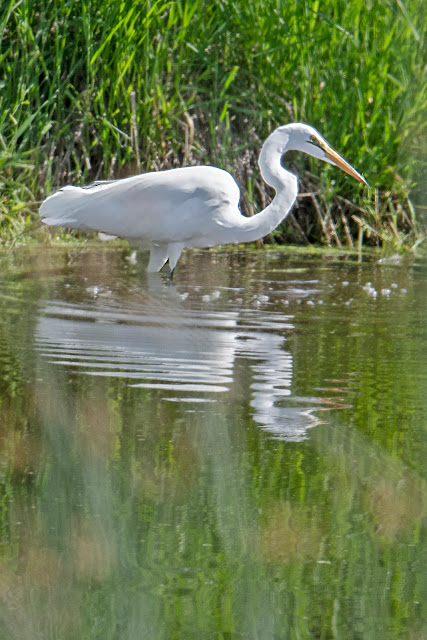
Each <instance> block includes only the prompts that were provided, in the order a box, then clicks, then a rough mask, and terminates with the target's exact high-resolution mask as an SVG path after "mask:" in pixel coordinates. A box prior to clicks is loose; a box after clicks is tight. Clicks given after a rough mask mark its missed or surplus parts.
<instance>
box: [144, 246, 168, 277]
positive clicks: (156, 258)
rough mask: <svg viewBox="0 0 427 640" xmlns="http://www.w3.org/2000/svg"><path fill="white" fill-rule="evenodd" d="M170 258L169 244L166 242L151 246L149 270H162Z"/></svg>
mask: <svg viewBox="0 0 427 640" xmlns="http://www.w3.org/2000/svg"><path fill="white" fill-rule="evenodd" d="M167 259H168V246H167V245H166V244H157V245H154V246H153V247H152V248H151V253H150V262H149V263H148V272H149V273H154V272H155V271H160V269H161V268H162V267H163V265H164V264H165V262H166V260H167Z"/></svg>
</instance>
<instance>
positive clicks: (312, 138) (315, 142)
mask: <svg viewBox="0 0 427 640" xmlns="http://www.w3.org/2000/svg"><path fill="white" fill-rule="evenodd" d="M310 142H312V143H313V144H319V143H318V141H317V138H316V136H314V135H313V136H310Z"/></svg>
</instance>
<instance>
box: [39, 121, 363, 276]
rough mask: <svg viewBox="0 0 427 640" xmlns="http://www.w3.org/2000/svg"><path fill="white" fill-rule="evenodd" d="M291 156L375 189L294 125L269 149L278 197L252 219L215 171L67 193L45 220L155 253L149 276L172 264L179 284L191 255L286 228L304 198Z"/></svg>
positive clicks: (309, 130)
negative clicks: (184, 258) (179, 267)
mask: <svg viewBox="0 0 427 640" xmlns="http://www.w3.org/2000/svg"><path fill="white" fill-rule="evenodd" d="M290 150H297V151H303V152H305V153H307V154H308V155H310V156H313V157H315V158H319V159H320V160H324V161H325V162H328V163H330V164H333V165H336V166H337V167H339V168H340V169H342V170H343V171H345V172H346V173H348V174H349V175H351V176H353V178H355V179H356V180H358V181H359V182H363V183H364V184H365V185H367V182H366V180H365V179H364V178H363V177H362V176H361V175H360V174H359V173H358V172H357V171H356V170H355V169H353V167H351V166H350V165H349V164H348V163H347V162H346V161H345V160H344V159H343V158H341V157H340V156H339V155H338V153H337V152H336V151H334V150H333V149H331V147H330V146H329V145H328V143H327V142H326V140H325V139H324V138H323V137H322V136H321V135H320V133H319V132H318V131H316V129H314V128H313V127H310V126H308V125H306V124H300V123H293V124H286V125H284V126H281V127H278V128H277V129H276V130H275V131H273V133H272V134H271V135H270V136H269V137H268V138H267V140H266V141H265V142H264V144H263V146H262V149H261V153H260V156H259V167H260V169H261V174H262V177H263V178H264V180H265V182H267V184H269V185H270V186H271V187H273V188H274V189H275V191H276V196H275V198H274V200H273V201H272V202H271V204H269V205H268V207H266V208H265V209H264V210H263V211H261V212H260V213H258V214H257V215H255V216H252V217H250V218H247V217H245V216H243V215H242V214H241V212H240V210H239V200H240V190H239V187H238V186H237V184H236V182H235V180H234V178H233V177H232V176H231V175H230V174H229V173H227V172H226V171H224V170H222V169H218V168H217V167H210V166H198V167H183V168H180V169H169V170H167V171H157V172H152V173H145V174H142V175H137V176H133V177H130V178H124V179H122V180H106V181H100V182H95V183H94V184H91V185H89V186H87V187H74V186H66V187H63V188H62V189H59V191H57V192H56V193H54V194H53V195H51V196H49V197H48V198H47V199H46V200H45V201H44V202H43V203H42V205H41V207H40V216H41V218H42V220H43V222H44V223H45V224H47V225H53V226H56V225H58V226H63V227H67V228H70V229H81V230H82V231H98V232H102V233H105V234H109V235H113V236H119V237H121V238H126V239H127V240H128V241H129V242H130V243H131V244H136V245H146V246H147V245H148V246H149V247H150V248H151V254H150V261H149V264H148V271H150V272H153V271H159V270H160V269H161V268H162V267H163V265H164V264H165V263H166V261H167V260H169V269H170V275H171V277H172V274H173V271H174V269H175V266H176V263H177V262H178V259H179V257H180V255H181V253H182V251H183V249H185V248H189V249H195V248H203V247H212V246H214V245H218V244H230V243H236V242H237V243H241V242H252V241H254V240H257V239H258V238H262V237H263V236H266V235H267V234H268V233H270V232H271V231H273V229H275V228H276V227H277V226H278V224H279V223H280V222H281V221H282V220H283V219H284V218H285V217H286V215H287V214H288V213H289V211H290V209H291V207H292V205H293V204H294V202H295V199H296V197H297V193H298V180H297V177H296V176H295V175H294V174H293V173H290V172H289V171H287V170H286V169H284V168H283V167H282V165H281V158H282V156H283V154H285V153H286V152H287V151H290Z"/></svg>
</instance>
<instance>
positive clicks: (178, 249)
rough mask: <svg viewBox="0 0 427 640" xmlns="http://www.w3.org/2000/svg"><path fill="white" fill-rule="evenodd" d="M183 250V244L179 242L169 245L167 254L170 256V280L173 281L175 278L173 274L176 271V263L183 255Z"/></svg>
mask: <svg viewBox="0 0 427 640" xmlns="http://www.w3.org/2000/svg"><path fill="white" fill-rule="evenodd" d="M183 249H184V245H183V244H179V243H177V242H176V243H175V242H174V243H172V244H168V250H167V253H168V255H169V278H170V279H171V280H172V278H173V272H174V270H175V267H176V263H177V262H178V260H179V256H180V255H181V253H182V250H183Z"/></svg>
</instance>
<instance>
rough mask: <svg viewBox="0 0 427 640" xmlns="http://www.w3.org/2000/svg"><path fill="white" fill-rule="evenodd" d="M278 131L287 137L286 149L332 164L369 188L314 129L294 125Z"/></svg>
mask: <svg viewBox="0 0 427 640" xmlns="http://www.w3.org/2000/svg"><path fill="white" fill-rule="evenodd" d="M279 131H281V132H283V135H284V136H287V139H288V142H287V146H288V149H294V150H297V151H303V152H304V153H307V154H308V155H309V156H313V158H318V159H319V160H323V161H324V162H328V163H329V164H333V165H335V166H336V167H339V168H340V169H341V170H342V171H345V173H348V174H349V175H350V176H352V177H353V178H355V179H356V180H358V181H359V182H363V184H364V185H366V186H369V185H368V183H367V182H366V180H365V178H364V177H363V176H361V175H360V173H358V172H357V171H356V169H354V168H353V167H352V166H351V165H350V164H349V163H348V162H346V160H344V158H342V157H341V156H340V155H339V154H338V153H337V152H336V151H334V149H332V147H330V146H329V144H328V143H327V142H326V140H325V138H324V137H323V136H322V135H320V133H319V132H318V131H316V129H314V127H310V126H309V125H307V124H301V123H294V124H289V125H284V126H283V127H279Z"/></svg>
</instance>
